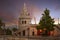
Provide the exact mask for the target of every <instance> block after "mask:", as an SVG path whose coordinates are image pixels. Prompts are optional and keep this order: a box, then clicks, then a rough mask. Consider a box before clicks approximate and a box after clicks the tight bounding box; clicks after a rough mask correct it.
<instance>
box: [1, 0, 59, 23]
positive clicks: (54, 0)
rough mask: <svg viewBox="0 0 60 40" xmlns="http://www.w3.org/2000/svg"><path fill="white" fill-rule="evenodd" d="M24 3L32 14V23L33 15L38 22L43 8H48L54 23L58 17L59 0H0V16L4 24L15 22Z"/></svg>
mask: <svg viewBox="0 0 60 40" xmlns="http://www.w3.org/2000/svg"><path fill="white" fill-rule="evenodd" d="M24 3H26V5H27V8H28V12H29V13H30V14H31V16H32V23H34V19H33V18H34V17H35V18H36V22H37V23H38V22H39V20H40V18H41V16H42V15H41V14H42V13H43V11H44V10H45V8H48V9H49V10H50V15H51V17H52V18H54V19H55V23H57V19H58V18H59V17H60V0H0V18H2V19H3V21H4V22H5V23H6V24H17V21H18V18H19V15H20V13H21V10H22V8H23V4H24Z"/></svg>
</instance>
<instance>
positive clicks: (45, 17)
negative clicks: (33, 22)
mask: <svg viewBox="0 0 60 40" xmlns="http://www.w3.org/2000/svg"><path fill="white" fill-rule="evenodd" d="M37 29H38V30H39V29H42V30H46V32H47V31H48V32H49V31H53V30H54V19H52V18H51V16H50V11H49V10H48V9H47V8H46V9H45V11H44V14H42V18H41V20H40V22H39V25H38V26H37Z"/></svg>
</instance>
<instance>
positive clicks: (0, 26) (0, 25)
mask: <svg viewBox="0 0 60 40" xmlns="http://www.w3.org/2000/svg"><path fill="white" fill-rule="evenodd" d="M2 26H3V27H5V23H3V21H2V19H1V18H0V29H2Z"/></svg>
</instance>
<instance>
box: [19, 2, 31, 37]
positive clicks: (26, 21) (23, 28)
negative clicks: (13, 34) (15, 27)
mask: <svg viewBox="0 0 60 40" xmlns="http://www.w3.org/2000/svg"><path fill="white" fill-rule="evenodd" d="M18 23H19V31H20V34H21V35H22V36H24V35H27V29H28V27H29V25H30V24H31V16H30V14H29V13H28V10H27V7H26V4H25V3H24V7H23V9H22V12H21V14H20V17H19V22H18Z"/></svg>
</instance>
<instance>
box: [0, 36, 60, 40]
mask: <svg viewBox="0 0 60 40" xmlns="http://www.w3.org/2000/svg"><path fill="white" fill-rule="evenodd" d="M0 40H60V37H52V36H48V37H42V36H29V37H28V36H21V37H18V36H0Z"/></svg>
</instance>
